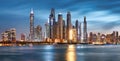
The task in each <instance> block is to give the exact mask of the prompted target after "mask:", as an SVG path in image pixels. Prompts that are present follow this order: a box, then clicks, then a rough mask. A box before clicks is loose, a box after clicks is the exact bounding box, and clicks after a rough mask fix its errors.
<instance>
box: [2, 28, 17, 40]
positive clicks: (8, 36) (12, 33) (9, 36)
mask: <svg viewBox="0 0 120 61" xmlns="http://www.w3.org/2000/svg"><path fill="white" fill-rule="evenodd" d="M1 35H2V41H12V42H16V29H15V28H11V29H10V30H8V31H5V32H3V33H2V34H1Z"/></svg>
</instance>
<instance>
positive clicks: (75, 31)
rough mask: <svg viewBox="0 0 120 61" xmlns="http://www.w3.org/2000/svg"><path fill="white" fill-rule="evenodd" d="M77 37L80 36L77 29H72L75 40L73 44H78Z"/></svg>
mask: <svg viewBox="0 0 120 61" xmlns="http://www.w3.org/2000/svg"><path fill="white" fill-rule="evenodd" d="M77 36H78V34H77V30H76V28H75V27H74V26H73V29H72V38H73V40H72V42H73V43H76V42H78V40H77V39H78V38H77Z"/></svg>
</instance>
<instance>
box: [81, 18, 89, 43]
mask: <svg viewBox="0 0 120 61" xmlns="http://www.w3.org/2000/svg"><path fill="white" fill-rule="evenodd" d="M82 43H88V41H87V21H86V17H84V22H83V42H82Z"/></svg>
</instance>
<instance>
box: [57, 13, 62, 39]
mask: <svg viewBox="0 0 120 61" xmlns="http://www.w3.org/2000/svg"><path fill="white" fill-rule="evenodd" d="M58 28H59V39H60V40H62V39H63V17H62V14H61V13H59V14H58Z"/></svg>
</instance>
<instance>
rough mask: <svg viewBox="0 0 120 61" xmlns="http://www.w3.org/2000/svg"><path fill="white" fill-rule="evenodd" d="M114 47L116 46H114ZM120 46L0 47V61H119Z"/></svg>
mask: <svg viewBox="0 0 120 61" xmlns="http://www.w3.org/2000/svg"><path fill="white" fill-rule="evenodd" d="M115 46H116V45H115ZM119 60H120V45H118V46H117V48H116V47H112V46H111V47H109V46H88V45H84V46H83V45H39V46H32V47H29V46H23V47H18V46H14V47H0V61H119Z"/></svg>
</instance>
